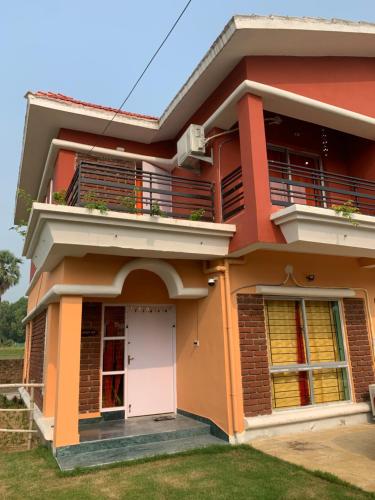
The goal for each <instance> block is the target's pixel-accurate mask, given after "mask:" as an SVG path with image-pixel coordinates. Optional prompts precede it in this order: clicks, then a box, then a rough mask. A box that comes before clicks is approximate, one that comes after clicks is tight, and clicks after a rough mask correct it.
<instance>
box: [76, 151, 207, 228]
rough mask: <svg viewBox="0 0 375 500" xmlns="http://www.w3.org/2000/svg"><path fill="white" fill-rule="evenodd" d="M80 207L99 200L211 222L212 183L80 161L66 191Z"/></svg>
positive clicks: (129, 208) (129, 209) (135, 210)
mask: <svg viewBox="0 0 375 500" xmlns="http://www.w3.org/2000/svg"><path fill="white" fill-rule="evenodd" d="M66 199H67V204H68V205H70V206H76V207H83V206H86V205H87V204H88V203H89V201H90V200H100V201H101V202H104V204H105V205H106V206H107V207H108V209H110V210H114V211H116V212H128V213H136V214H146V215H161V216H162V217H172V218H174V219H189V218H190V219H191V218H193V219H194V218H195V220H203V221H214V184H213V183H212V182H208V181H203V180H200V179H199V180H197V179H189V178H186V177H178V176H174V175H168V174H164V173H159V172H152V171H145V170H139V169H138V168H136V167H134V168H129V167H124V166H116V165H103V164H101V163H95V162H86V161H85V162H80V164H79V165H78V167H77V169H76V172H75V175H74V177H73V179H72V181H71V183H70V186H69V188H68V190H67V194H66Z"/></svg>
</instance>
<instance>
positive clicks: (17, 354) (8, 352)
mask: <svg viewBox="0 0 375 500" xmlns="http://www.w3.org/2000/svg"><path fill="white" fill-rule="evenodd" d="M23 352H24V346H9V347H8V346H0V360H1V359H21V358H23Z"/></svg>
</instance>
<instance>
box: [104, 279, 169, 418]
mask: <svg viewBox="0 0 375 500" xmlns="http://www.w3.org/2000/svg"><path fill="white" fill-rule="evenodd" d="M145 289H147V291H148V293H144V291H145ZM142 297H144V299H145V301H146V302H139V301H140V299H141V298H142ZM147 297H148V298H149V299H150V298H152V297H153V298H154V301H153V302H152V303H151V302H150V301H148V299H147ZM118 300H121V303H107V304H103V315H102V317H103V329H102V330H103V334H102V384H101V385H102V393H101V411H102V412H104V413H107V412H114V411H121V412H124V416H125V418H130V417H136V416H142V415H155V414H162V413H173V412H175V411H176V383H175V357H176V356H175V344H176V342H175V306H174V305H173V304H172V303H170V302H171V300H170V299H169V297H168V292H167V289H166V286H165V284H164V282H163V280H162V279H161V278H160V277H159V276H157V275H156V274H154V273H152V272H149V271H144V270H134V271H132V272H130V273H129V276H128V277H127V278H126V281H125V283H124V288H123V293H122V294H121V296H120V297H119V298H118ZM167 301H169V303H167Z"/></svg>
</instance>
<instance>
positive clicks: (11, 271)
mask: <svg viewBox="0 0 375 500" xmlns="http://www.w3.org/2000/svg"><path fill="white" fill-rule="evenodd" d="M21 262H22V260H21V259H18V258H17V257H15V256H14V255H13V254H12V252H9V250H0V302H1V297H2V295H4V293H5V292H6V291H7V290H8V288H10V287H11V286H14V285H17V283H18V282H19V279H20V276H21V271H20V264H21Z"/></svg>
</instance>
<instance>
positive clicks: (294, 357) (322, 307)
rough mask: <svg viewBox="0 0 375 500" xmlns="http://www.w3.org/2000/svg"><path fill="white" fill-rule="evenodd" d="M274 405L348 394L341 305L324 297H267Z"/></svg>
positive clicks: (279, 406) (322, 400)
mask: <svg viewBox="0 0 375 500" xmlns="http://www.w3.org/2000/svg"><path fill="white" fill-rule="evenodd" d="M266 323H267V331H268V348H269V357H270V361H271V367H270V371H271V378H272V401H273V407H274V408H275V409H282V408H290V407H298V406H306V405H311V404H319V403H330V402H335V401H343V400H347V399H349V387H348V376H347V362H346V357H345V349H344V344H343V338H342V330H341V322H340V314H339V305H338V303H337V301H328V300H326V301H324V300H306V299H299V300H285V299H282V300H278V299H270V300H266Z"/></svg>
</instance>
